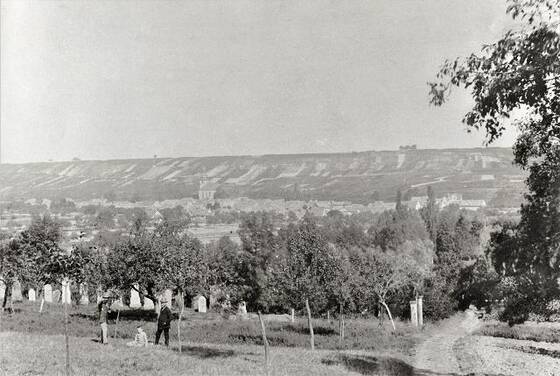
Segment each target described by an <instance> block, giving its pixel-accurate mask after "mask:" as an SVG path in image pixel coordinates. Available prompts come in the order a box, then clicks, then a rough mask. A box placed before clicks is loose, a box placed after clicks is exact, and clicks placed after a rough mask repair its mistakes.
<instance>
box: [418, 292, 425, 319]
mask: <svg viewBox="0 0 560 376" xmlns="http://www.w3.org/2000/svg"><path fill="white" fill-rule="evenodd" d="M423 305H424V302H423V301H422V295H420V296H419V297H418V303H417V308H418V325H419V326H420V327H423V326H424V312H422V310H423V309H424V307H423Z"/></svg>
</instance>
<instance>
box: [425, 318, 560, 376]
mask: <svg viewBox="0 0 560 376" xmlns="http://www.w3.org/2000/svg"><path fill="white" fill-rule="evenodd" d="M479 325H480V322H479V320H478V319H477V318H476V314H475V313H474V312H472V311H466V312H464V313H462V314H457V315H455V316H454V317H452V318H450V319H448V320H446V321H444V322H443V323H442V324H441V326H440V327H439V328H437V330H435V332H434V335H433V336H432V337H430V338H429V339H428V340H426V341H425V342H424V343H422V344H421V345H420V346H419V347H418V348H417V350H416V359H415V368H416V369H417V370H418V371H417V374H419V375H424V374H425V375H485V376H502V375H508V376H560V344H558V343H547V342H534V341H521V340H515V339H506V338H495V337H487V336H479V335H471V334H472V333H473V331H474V330H475V329H476V328H477V327H478V326H479Z"/></svg>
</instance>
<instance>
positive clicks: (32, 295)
mask: <svg viewBox="0 0 560 376" xmlns="http://www.w3.org/2000/svg"><path fill="white" fill-rule="evenodd" d="M27 298H28V299H29V301H30V302H34V301H35V290H34V289H29V291H27Z"/></svg>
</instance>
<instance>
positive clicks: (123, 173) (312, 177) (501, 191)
mask: <svg viewBox="0 0 560 376" xmlns="http://www.w3.org/2000/svg"><path fill="white" fill-rule="evenodd" d="M512 157H513V156H512V151H511V149H508V148H477V149H446V150H430V149H426V150H402V151H371V152H360V153H343V154H299V155H264V156H236V157H202V158H160V159H135V160H108V161H68V162H50V163H29V164H2V165H0V200H7V199H15V198H56V197H71V198H75V199H90V198H96V197H103V196H106V197H114V198H115V199H131V200H141V199H152V200H162V199H167V198H180V197H189V196H194V195H196V193H197V191H198V187H199V183H200V180H201V179H202V178H206V179H207V180H209V181H212V182H214V183H216V185H217V187H218V190H217V197H219V196H221V197H237V196H247V197H252V198H286V199H333V200H349V201H354V202H361V203H364V202H370V201H373V200H375V199H381V200H391V199H394V197H395V192H396V190H397V189H401V190H402V191H403V192H407V193H408V194H410V195H423V194H425V190H426V186H428V185H432V186H433V187H434V188H435V189H436V191H437V192H438V193H439V194H440V195H442V194H444V193H448V192H458V193H462V194H463V197H464V198H465V199H469V198H481V199H487V200H491V199H492V198H494V197H495V196H496V194H497V193H498V196H500V197H507V198H516V197H519V195H520V192H521V191H522V190H523V189H524V183H523V179H524V175H523V173H522V171H521V170H519V169H518V168H517V167H515V166H513V165H512Z"/></svg>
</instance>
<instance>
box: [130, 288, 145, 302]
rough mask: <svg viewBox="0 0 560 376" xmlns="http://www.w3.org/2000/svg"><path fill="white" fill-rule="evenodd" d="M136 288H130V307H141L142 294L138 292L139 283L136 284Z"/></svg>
mask: <svg viewBox="0 0 560 376" xmlns="http://www.w3.org/2000/svg"><path fill="white" fill-rule="evenodd" d="M134 287H135V289H130V308H140V307H142V303H141V302H140V294H139V293H138V285H134Z"/></svg>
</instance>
